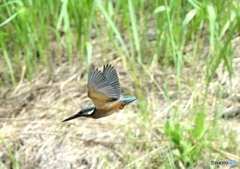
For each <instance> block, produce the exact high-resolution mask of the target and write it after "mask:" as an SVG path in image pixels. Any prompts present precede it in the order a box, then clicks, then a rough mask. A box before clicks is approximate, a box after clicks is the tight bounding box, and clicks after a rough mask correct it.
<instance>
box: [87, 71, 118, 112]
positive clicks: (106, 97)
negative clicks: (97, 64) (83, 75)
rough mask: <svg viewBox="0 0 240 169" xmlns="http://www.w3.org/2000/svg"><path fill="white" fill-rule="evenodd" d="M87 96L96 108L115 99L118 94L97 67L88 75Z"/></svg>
mask: <svg viewBox="0 0 240 169" xmlns="http://www.w3.org/2000/svg"><path fill="white" fill-rule="evenodd" d="M88 97H89V98H90V99H91V100H92V101H93V103H94V105H95V106H96V108H97V109H98V108H102V107H103V106H104V105H105V104H106V103H107V102H109V101H113V100H117V99H118V94H117V93H116V91H115V89H114V87H113V86H112V85H111V84H110V83H109V81H108V80H107V78H106V77H105V76H104V74H103V73H102V72H101V71H99V70H98V69H94V70H92V71H91V72H90V74H89V77H88Z"/></svg>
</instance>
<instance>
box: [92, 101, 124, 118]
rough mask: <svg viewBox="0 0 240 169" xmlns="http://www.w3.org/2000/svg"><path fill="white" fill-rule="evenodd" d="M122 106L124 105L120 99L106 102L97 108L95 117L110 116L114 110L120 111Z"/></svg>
mask: <svg viewBox="0 0 240 169" xmlns="http://www.w3.org/2000/svg"><path fill="white" fill-rule="evenodd" d="M121 106H122V103H121V102H119V101H115V102H109V103H106V104H105V105H104V106H102V107H101V108H99V109H97V110H96V112H95V114H94V116H93V117H94V118H101V117H105V116H109V115H111V114H113V113H114V112H116V111H118V110H119V107H121Z"/></svg>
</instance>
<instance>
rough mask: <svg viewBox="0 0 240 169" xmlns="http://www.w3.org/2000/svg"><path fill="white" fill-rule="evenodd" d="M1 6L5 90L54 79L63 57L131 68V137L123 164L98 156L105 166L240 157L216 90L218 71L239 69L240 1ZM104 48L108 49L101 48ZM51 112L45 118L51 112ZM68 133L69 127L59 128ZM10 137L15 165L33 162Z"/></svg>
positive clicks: (15, 0)
mask: <svg viewBox="0 0 240 169" xmlns="http://www.w3.org/2000/svg"><path fill="white" fill-rule="evenodd" d="M0 3H1V4H0V30H1V31H0V58H1V61H0V86H1V88H7V87H10V88H12V89H13V90H14V88H15V87H16V86H17V85H18V84H19V83H20V81H21V82H22V78H23V79H27V80H28V81H29V82H31V83H33V82H34V81H35V80H36V79H35V78H34V77H35V76H37V75H38V74H39V73H41V72H42V71H44V70H46V71H47V74H48V76H49V81H51V76H52V75H53V73H54V71H55V70H56V68H57V67H58V65H61V64H66V65H67V67H68V70H69V72H71V69H72V68H73V67H74V66H76V65H79V67H80V68H79V69H81V67H84V69H85V68H86V70H89V68H90V66H91V64H94V65H100V66H101V65H103V64H105V63H107V62H110V63H111V60H115V59H116V58H117V61H116V62H121V64H122V68H123V70H124V71H125V72H127V71H128V72H129V74H130V76H127V77H126V78H130V79H131V80H129V79H124V78H123V80H122V81H121V83H124V82H125V81H131V82H132V84H131V86H127V87H125V88H126V89H125V91H126V92H125V93H126V95H135V96H137V97H138V98H139V99H138V101H137V103H136V104H135V107H134V106H133V107H131V108H129V109H133V110H132V111H133V112H134V113H136V114H137V116H136V118H135V119H134V121H133V120H131V121H130V120H129V123H130V124H129V125H127V124H126V125H123V126H121V125H120V124H119V125H118V124H115V127H116V128H119V132H121V133H124V134H125V137H124V140H123V142H124V143H123V144H121V145H119V146H116V147H117V148H116V147H115V149H114V152H115V153H117V154H118V156H119V158H120V159H121V160H119V161H121V164H119V165H118V164H115V162H114V161H112V159H110V157H108V156H107V155H106V156H105V157H102V159H101V160H103V161H101V165H102V166H103V167H104V168H112V167H115V168H121V167H126V168H159V167H160V168H199V167H201V168H205V167H206V168H211V166H210V161H211V160H216V161H221V160H225V161H226V160H228V161H229V160H235V161H238V162H239V163H240V146H239V144H237V140H236V139H237V138H236V135H237V134H238V135H239V134H240V131H239V130H238V132H237V131H233V130H231V127H230V128H227V126H224V123H225V122H224V121H223V119H222V118H221V115H220V114H221V113H223V109H222V107H224V106H223V104H224V97H223V95H224V90H225V88H224V86H219V85H217V86H215V90H216V91H218V93H217V96H216V95H213V94H212V91H210V88H211V86H212V85H213V83H215V82H216V81H217V79H216V76H217V74H218V70H219V69H220V68H221V69H222V73H223V72H224V73H227V75H228V76H227V77H228V78H229V80H231V79H232V77H233V74H234V69H233V59H234V57H235V56H234V45H233V41H234V39H237V37H239V31H240V2H239V1H225V0H219V1H208V0H201V1H196V0H188V1H185V0H181V1H180V0H179V1H178V0H174V1H168V0H159V1H146V0H141V1H134V0H122V1H114V0H112V1H110V0H101V1H100V0H94V1H88V0H82V1H75V0H62V1H43V0H2V2H0ZM56 46H57V47H56ZM59 46H60V48H58V47H59ZM238 47H239V46H238ZM97 49H101V50H98V53H96V52H94V51H95V50H97ZM58 52H59V53H60V54H59V53H58ZM97 54H100V55H101V56H100V57H99V56H96V55H97ZM116 62H115V63H116ZM99 63H100V64H99ZM23 70H26V73H24V74H23V75H22V74H21V73H22V72H24V71H23ZM20 72H21V73H20ZM87 72H88V71H85V72H84V77H87ZM120 76H124V75H120ZM75 79H76V78H75ZM120 79H121V78H120ZM85 80H86V78H85ZM25 83H26V84H28V82H26V81H25ZM128 84H129V83H128ZM28 85H31V84H28ZM226 87H227V86H226ZM132 88H133V89H132ZM128 91H129V92H131V93H127V92H128ZM231 92H233V91H231ZM231 94H232V93H229V95H231ZM0 97H2V96H0ZM62 97H63V96H62ZM0 101H1V99H0ZM1 104H3V103H2V102H1V103H0V105H1ZM50 107H51V106H50ZM49 112H50V110H49V111H47V113H46V114H47V117H49V118H50V117H54V116H51V113H49ZM121 113H122V112H121ZM49 114H50V115H49ZM42 118H46V117H45V116H44V117H42ZM39 120H40V119H39ZM52 120H54V119H53V118H52ZM230 120H232V119H230ZM2 121H3V120H2ZM59 121H61V120H59ZM0 127H1V126H0ZM61 130H66V132H67V131H68V128H64V129H63V128H61V129H59V130H58V131H59V133H62V132H61ZM77 130H79V126H78V129H75V130H74V131H69V132H72V133H70V134H72V138H73V140H74V139H77V138H78V137H79V136H77V135H76V134H75V131H77ZM226 130H227V131H226ZM1 133H4V131H1V130H0V134H1ZM59 133H58V134H59ZM226 133H228V134H226ZM49 135H51V134H50V133H49ZM61 137H64V134H62V135H61ZM77 141H79V140H77ZM103 141H104V140H103ZM8 142H11V140H10V139H7V138H4V136H1V143H2V144H3V145H4V147H5V148H4V150H2V151H7V153H8V155H9V157H10V158H11V161H12V167H13V168H21V167H19V166H25V167H27V166H28V164H26V163H25V162H22V161H21V160H23V159H21V156H20V157H18V158H15V157H14V151H15V150H14V149H13V146H14V145H12V144H10V143H8ZM226 143H227V145H228V146H224V145H226ZM116 144H118V143H116ZM10 145H11V146H10ZM0 151H1V149H0ZM97 151H98V150H97ZM24 158H26V157H24ZM24 160H25V159H24ZM18 163H19V164H18ZM99 165H100V164H99ZM239 165H240V164H239ZM0 166H4V164H3V162H0Z"/></svg>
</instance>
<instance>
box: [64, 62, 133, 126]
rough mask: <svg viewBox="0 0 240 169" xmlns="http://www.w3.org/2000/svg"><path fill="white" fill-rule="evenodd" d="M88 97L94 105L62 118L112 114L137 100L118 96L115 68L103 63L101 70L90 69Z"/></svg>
mask: <svg viewBox="0 0 240 169" xmlns="http://www.w3.org/2000/svg"><path fill="white" fill-rule="evenodd" d="M87 87H88V97H89V98H90V99H91V100H92V101H93V104H94V105H95V107H86V108H84V109H82V110H80V111H79V112H78V113H77V114H75V115H73V116H71V117H69V118H67V119H65V120H63V122H65V121H69V120H72V119H75V118H78V117H89V118H95V119H98V118H102V117H105V116H109V115H111V114H113V113H114V112H115V111H117V110H119V109H123V108H124V106H126V105H128V104H129V103H131V102H133V101H135V100H137V98H136V97H130V98H123V99H121V98H120V95H121V88H120V84H119V79H118V75H117V72H116V70H115V68H114V67H113V66H112V65H110V64H107V65H104V67H103V71H102V72H101V71H100V70H98V69H93V70H91V72H90V74H89V76H88V84H87Z"/></svg>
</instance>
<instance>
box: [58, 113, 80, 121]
mask: <svg viewBox="0 0 240 169" xmlns="http://www.w3.org/2000/svg"><path fill="white" fill-rule="evenodd" d="M80 116H81V115H80V114H79V113H77V114H74V115H73V116H70V117H68V118H66V119H65V120H63V121H62V122H66V121H69V120H72V119H75V118H78V117H80Z"/></svg>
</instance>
